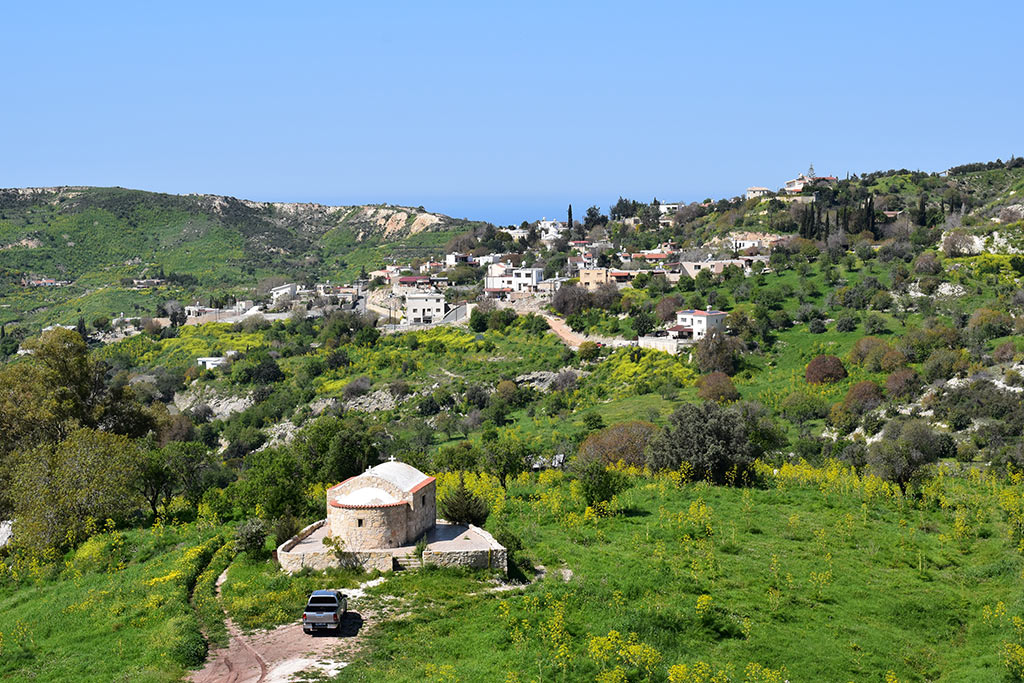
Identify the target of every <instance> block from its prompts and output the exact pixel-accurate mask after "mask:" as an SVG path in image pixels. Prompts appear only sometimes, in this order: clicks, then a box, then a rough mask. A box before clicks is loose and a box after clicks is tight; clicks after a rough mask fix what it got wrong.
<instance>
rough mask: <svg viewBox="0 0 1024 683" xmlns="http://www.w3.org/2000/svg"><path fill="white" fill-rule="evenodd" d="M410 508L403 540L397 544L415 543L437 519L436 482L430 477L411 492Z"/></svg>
mask: <svg viewBox="0 0 1024 683" xmlns="http://www.w3.org/2000/svg"><path fill="white" fill-rule="evenodd" d="M411 498H412V500H411V501H410V502H411V505H412V507H411V509H410V510H409V521H408V527H407V529H406V537H405V540H404V541H403V542H402V543H400V544H399V545H404V544H407V543H415V542H416V539H418V538H419V537H420V536H422V535H423V534H424V533H425V532H426V531H427V530H428V529H432V528H433V527H434V524H435V523H436V521H437V482H436V481H435V480H433V479H431V480H430V481H429V482H427V483H426V484H424V485H423V487H422V488H419V489H416V490H414V491H413V492H412V493H411Z"/></svg>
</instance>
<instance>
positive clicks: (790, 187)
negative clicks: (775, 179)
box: [783, 173, 814, 194]
mask: <svg viewBox="0 0 1024 683" xmlns="http://www.w3.org/2000/svg"><path fill="white" fill-rule="evenodd" d="M813 180H814V179H813V178H811V177H810V176H808V175H806V174H804V173H801V174H800V175H798V176H797V177H796V178H793V180H787V181H786V187H784V188H783V190H784V191H785V192H787V193H789V194H800V193H801V192H803V190H804V188H805V187H806V186H807V185H810V184H811V182H812V181H813Z"/></svg>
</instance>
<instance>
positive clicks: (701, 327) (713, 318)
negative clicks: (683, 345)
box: [668, 306, 728, 341]
mask: <svg viewBox="0 0 1024 683" xmlns="http://www.w3.org/2000/svg"><path fill="white" fill-rule="evenodd" d="M727 315H728V314H727V313H726V312H725V311H715V310H712V308H711V307H710V306H708V307H707V309H706V310H703V311H702V310H699V309H693V308H688V309H686V310H685V311H677V312H676V324H675V325H673V326H672V327H670V328H668V331H669V333H670V334H671V335H672V336H674V337H675V338H676V339H692V340H693V341H699V340H701V339H703V338H704V337H706V336H707V335H708V334H709V333H710V332H711V331H712V330H724V329H725V317H726V316H727Z"/></svg>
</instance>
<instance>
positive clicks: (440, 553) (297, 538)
mask: <svg viewBox="0 0 1024 683" xmlns="http://www.w3.org/2000/svg"><path fill="white" fill-rule="evenodd" d="M326 523H327V520H325V519H321V520H320V521H319V522H314V523H312V524H310V525H309V526H307V527H306V528H304V529H303V530H302V531H300V532H299V533H297V534H295V535H294V536H292V537H291V538H290V539H288V540H287V541H285V542H284V543H282V544H281V545H280V547H278V549H277V561H278V563H279V564H280V565H281V569H283V570H284V571H286V572H288V573H289V574H294V573H295V572H298V571H301V570H303V569H311V570H313V571H323V570H325V569H333V568H336V567H340V566H342V564H343V562H342V560H341V559H339V558H338V556H337V555H336V554H335V553H334V551H333V550H330V549H324V550H317V551H306V552H295V551H294V548H295V546H297V545H298V544H299V543H301V542H302V541H303V540H305V539H306V538H308V537H309V535H310V534H312V533H313V532H315V531H316V530H317V529H319V528H320V527H322V526H323V525H324V524H326ZM469 531H471V532H473V533H475V534H477V535H478V536H479V537H480V538H482V539H483V540H484V541H485V543H486V544H487V547H486V548H473V549H472V550H431V549H430V547H429V546H428V547H427V548H426V549H425V550H424V551H423V559H422V564H424V565H427V564H433V565H437V566H438V567H470V568H473V569H498V570H500V571H501V572H502V573H503V574H506V575H507V574H508V550H507V549H506V548H505V547H504V546H503V545H501V544H500V543H498V541H496V540H495V539H494V536H491V535H490V534H489V533H487V532H486V531H484V530H483V529H481V528H480V527H478V526H473V525H470V526H469ZM394 557H395V552H394V550H393V549H382V550H379V551H369V552H352V553H346V554H345V562H346V563H347V562H351V563H352V564H353V565H359V566H360V567H362V568H363V569H364V570H365V571H373V570H374V569H376V570H378V571H382V572H389V571H391V570H392V569H394Z"/></svg>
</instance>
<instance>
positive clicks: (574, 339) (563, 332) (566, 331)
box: [541, 313, 634, 349]
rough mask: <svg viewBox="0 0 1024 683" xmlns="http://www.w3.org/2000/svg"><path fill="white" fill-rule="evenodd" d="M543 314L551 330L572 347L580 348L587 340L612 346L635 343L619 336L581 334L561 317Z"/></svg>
mask: <svg viewBox="0 0 1024 683" xmlns="http://www.w3.org/2000/svg"><path fill="white" fill-rule="evenodd" d="M541 316H542V317H543V318H544V319H545V320H547V321H548V327H550V328H551V331H552V332H554V333H555V334H557V335H558V336H559V337H560V338H561V340H562V341H563V342H565V344H566V346H568V347H569V348H572V349H578V348H580V344H582V343H583V342H585V341H592V342H596V343H598V344H604V345H605V346H611V347H619V346H633V345H634V342H630V341H627V340H625V339H621V338H619V337H599V336H597V335H589V334H579V333H578V332H573V331H572V329H571V328H570V327H569V326H568V325H567V324H566V323H565V321H564V320H562V319H561V318H556V317H555V316H553V315H549V314H547V313H541Z"/></svg>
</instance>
